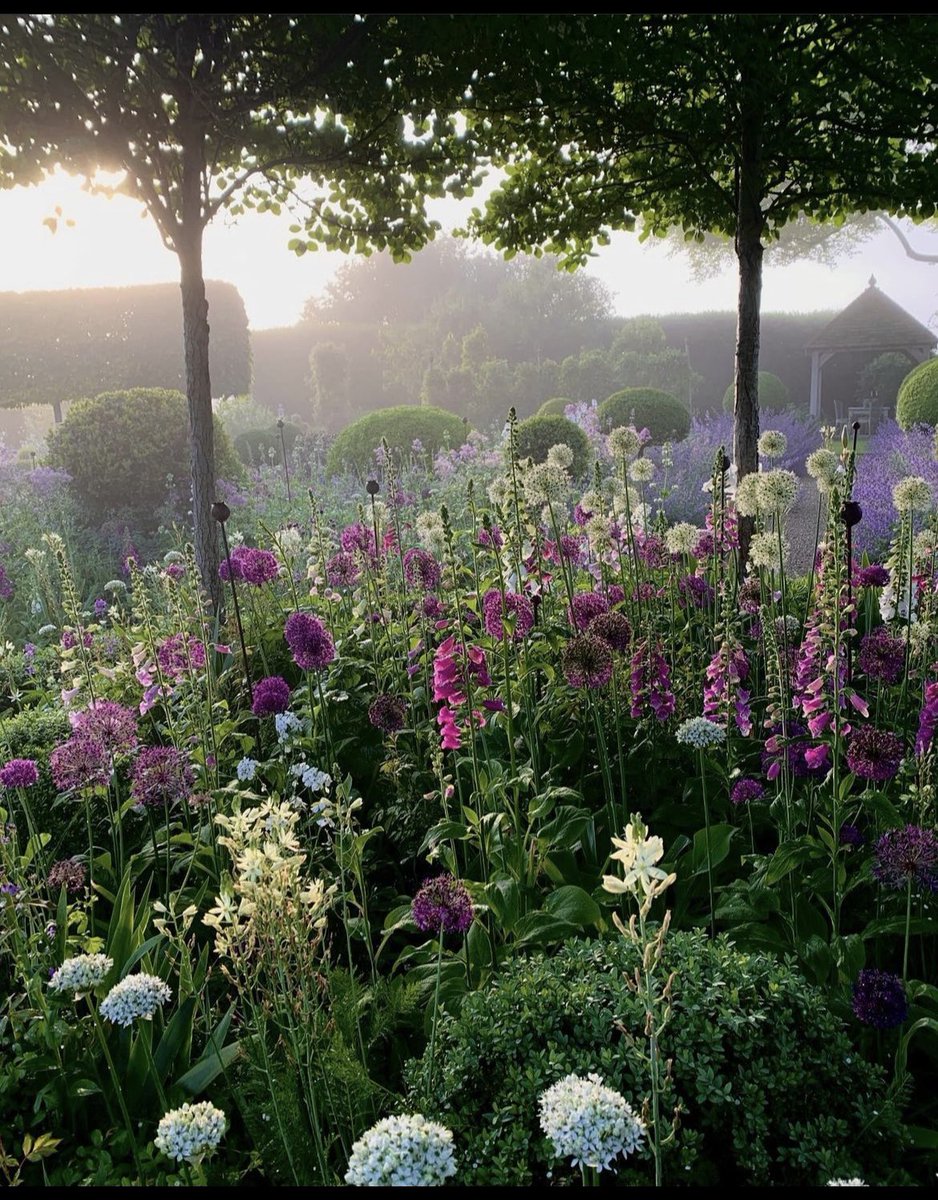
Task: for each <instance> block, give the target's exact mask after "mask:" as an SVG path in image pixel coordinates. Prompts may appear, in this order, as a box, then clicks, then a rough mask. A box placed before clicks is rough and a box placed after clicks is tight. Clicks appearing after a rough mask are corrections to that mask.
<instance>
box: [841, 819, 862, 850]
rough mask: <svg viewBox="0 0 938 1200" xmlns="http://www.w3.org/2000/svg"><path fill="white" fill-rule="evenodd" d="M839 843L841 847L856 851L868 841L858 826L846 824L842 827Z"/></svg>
mask: <svg viewBox="0 0 938 1200" xmlns="http://www.w3.org/2000/svg"><path fill="white" fill-rule="evenodd" d="M839 841H840V844H841V846H852V847H853V848H854V849H858V848H859V847H860V846H862V845H863V843H864V842H865V841H866V839H865V838H864V836H863V834H862V833H861V832H860V829H859V827H858V826H856V825H851V824H849V823H845V824H843V825H841V827H840V838H839Z"/></svg>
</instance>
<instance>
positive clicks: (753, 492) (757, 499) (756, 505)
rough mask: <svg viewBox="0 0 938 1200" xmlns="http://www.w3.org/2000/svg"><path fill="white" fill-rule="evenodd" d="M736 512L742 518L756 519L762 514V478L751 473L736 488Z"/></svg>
mask: <svg viewBox="0 0 938 1200" xmlns="http://www.w3.org/2000/svg"><path fill="white" fill-rule="evenodd" d="M736 511H737V512H738V513H739V514H740V516H742V517H755V516H758V514H759V513H760V512H762V476H761V475H760V474H759V473H758V472H757V471H750V472H749V474H748V475H744V476H743V477H742V479H741V480H740V481H739V484H738V486H737V488H736Z"/></svg>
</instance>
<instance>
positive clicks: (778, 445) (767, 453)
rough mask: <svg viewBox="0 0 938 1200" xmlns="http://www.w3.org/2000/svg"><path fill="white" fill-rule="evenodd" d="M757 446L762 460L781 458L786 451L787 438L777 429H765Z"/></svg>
mask: <svg viewBox="0 0 938 1200" xmlns="http://www.w3.org/2000/svg"><path fill="white" fill-rule="evenodd" d="M758 445H759V453H760V454H761V455H762V457H763V458H781V457H782V455H783V454H784V453H785V451H786V450H787V449H788V438H787V437H786V436H785V435H784V433H782V432H781V430H779V429H767V430H766V431H765V433H764V434H763V435H762V436H761V437H760V438H759V443H758Z"/></svg>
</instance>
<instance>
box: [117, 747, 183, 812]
mask: <svg viewBox="0 0 938 1200" xmlns="http://www.w3.org/2000/svg"><path fill="white" fill-rule="evenodd" d="M130 777H131V783H130V794H131V796H132V797H133V800H134V803H135V806H136V807H137V808H138V809H142V808H163V807H164V806H165V807H167V808H168V807H169V806H170V805H171V804H175V803H177V802H182V801H184V800H187V799H188V797H189V794H190V793H191V791H192V784H193V774H192V768H191V767H190V766H189V763H188V760H187V759H186V757H185V755H184V754H181V753H180V752H179V751H178V750H177V749H176V747H175V746H145V747H144V748H143V749H142V750H141V751H140V753H139V755H138V756H137V760H136V762H135V763H134V765H133V768H132V770H131V772H130Z"/></svg>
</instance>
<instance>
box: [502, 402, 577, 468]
mask: <svg viewBox="0 0 938 1200" xmlns="http://www.w3.org/2000/svg"><path fill="white" fill-rule="evenodd" d="M517 435H518V456H519V457H520V458H533V459H534V461H535V462H536V463H542V462H544V461H545V460H546V458H547V455H548V452H549V451H550V448H551V446H556V445H558V444H559V443H563V445H565V446H569V447H570V449H571V450H572V451H573V464H572V466H571V467H570V474H571V475H572V476H573V478H574V479H579V478H581V477H582V476H583V475H584V474H585V473H586V472H587V471H588V470H589V467H590V444H589V438H588V437H587V436H586V434H585V433H584V432H583V430H582V429H581V428H580V427H579V425H575V424H574V423H573V421H569V420H568V419H567V418H566V417H560V416H555V415H554V416H552V415H546V416H542V415H541V414H540V413H538V414H537V415H536V416H533V417H528V418H527V419H526V420H524V421H520V422H519V423H518V427H517Z"/></svg>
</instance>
